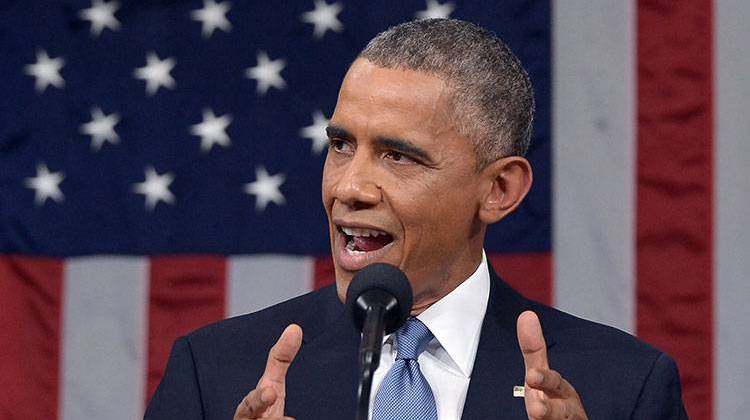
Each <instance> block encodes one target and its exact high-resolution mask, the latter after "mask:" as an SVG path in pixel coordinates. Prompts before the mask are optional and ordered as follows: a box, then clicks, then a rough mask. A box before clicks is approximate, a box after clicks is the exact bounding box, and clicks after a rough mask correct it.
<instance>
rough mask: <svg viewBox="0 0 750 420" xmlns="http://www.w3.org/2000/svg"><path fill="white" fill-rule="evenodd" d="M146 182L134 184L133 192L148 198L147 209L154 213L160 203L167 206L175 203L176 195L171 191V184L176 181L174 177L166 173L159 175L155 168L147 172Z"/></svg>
mask: <svg viewBox="0 0 750 420" xmlns="http://www.w3.org/2000/svg"><path fill="white" fill-rule="evenodd" d="M145 175H146V180H145V181H143V182H139V183H137V184H133V192H135V193H136V194H143V195H144V196H145V197H146V209H147V210H148V211H153V210H154V208H156V205H157V204H159V201H163V202H165V203H167V204H172V203H174V194H172V192H171V191H169V184H171V183H172V181H174V175H172V174H171V173H169V172H168V173H165V174H164V175H159V174H158V173H157V172H156V170H155V169H154V167H153V166H149V167H148V168H146V170H145Z"/></svg>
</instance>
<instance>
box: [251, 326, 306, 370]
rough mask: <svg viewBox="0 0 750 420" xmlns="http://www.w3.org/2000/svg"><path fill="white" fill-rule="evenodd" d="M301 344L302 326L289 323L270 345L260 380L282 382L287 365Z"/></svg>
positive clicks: (290, 362)
mask: <svg viewBox="0 0 750 420" xmlns="http://www.w3.org/2000/svg"><path fill="white" fill-rule="evenodd" d="M301 345H302V328H300V327H299V325H296V324H291V325H289V326H288V327H286V329H285V330H284V332H283V333H281V337H279V341H277V342H276V344H274V346H273V347H271V351H269V352H268V361H267V362H266V370H265V371H264V372H263V377H262V378H261V381H263V380H266V381H270V382H273V383H281V384H283V383H284V381H285V378H286V372H287V370H288V369H289V365H291V364H292V361H293V360H294V357H295V356H296V355H297V352H298V351H299V348H300V346H301Z"/></svg>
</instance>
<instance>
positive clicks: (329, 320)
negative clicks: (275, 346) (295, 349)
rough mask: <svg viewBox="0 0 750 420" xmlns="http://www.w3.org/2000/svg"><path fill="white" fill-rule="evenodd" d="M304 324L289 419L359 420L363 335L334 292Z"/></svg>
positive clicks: (291, 382) (290, 383) (290, 391)
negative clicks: (357, 400) (359, 373)
mask: <svg viewBox="0 0 750 420" xmlns="http://www.w3.org/2000/svg"><path fill="white" fill-rule="evenodd" d="M301 322H302V323H304V325H303V331H305V339H304V340H303V343H302V348H301V349H300V352H299V354H298V355H297V357H296V358H295V361H294V363H293V364H292V367H291V368H290V370H289V375H288V376H287V386H288V389H287V392H288V395H290V396H291V395H293V396H294V399H290V400H289V403H288V404H287V410H286V414H287V415H289V416H292V417H295V418H302V419H317V418H326V419H339V418H340V419H350V418H354V413H355V406H356V398H357V394H356V392H357V385H358V384H357V379H358V367H357V366H358V365H357V363H358V362H357V350H358V348H359V341H360V340H359V333H358V331H357V330H356V328H355V327H354V324H353V323H352V321H351V319H350V318H349V317H348V316H347V315H346V313H345V311H344V308H343V305H342V304H341V302H340V301H339V300H338V297H337V296H336V293H335V289H333V288H332V290H330V291H326V296H324V299H322V300H321V301H320V302H316V304H314V305H311V311H309V312H308V313H307V314H306V316H305V317H304V320H302V321H301ZM308 332H309V333H308ZM295 365H296V366H295Z"/></svg>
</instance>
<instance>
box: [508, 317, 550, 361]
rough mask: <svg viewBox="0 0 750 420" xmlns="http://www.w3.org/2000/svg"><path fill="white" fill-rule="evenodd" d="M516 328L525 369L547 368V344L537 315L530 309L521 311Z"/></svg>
mask: <svg viewBox="0 0 750 420" xmlns="http://www.w3.org/2000/svg"><path fill="white" fill-rule="evenodd" d="M516 330H517V333H518V346H519V347H520V348H521V353H523V363H524V366H525V367H526V371H527V372H528V371H529V369H532V368H537V369H548V368H549V362H548V360H547V344H546V343H545V342H544V335H542V325H541V324H540V323H539V317H537V316H536V314H535V313H534V312H532V311H525V312H523V313H522V314H521V315H520V316H519V317H518V322H517V324H516Z"/></svg>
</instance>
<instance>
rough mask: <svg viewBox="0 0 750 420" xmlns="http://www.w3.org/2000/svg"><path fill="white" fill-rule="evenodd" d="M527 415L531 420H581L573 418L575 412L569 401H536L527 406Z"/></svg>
mask: <svg viewBox="0 0 750 420" xmlns="http://www.w3.org/2000/svg"><path fill="white" fill-rule="evenodd" d="M526 414H527V415H528V416H529V419H530V420H558V419H573V418H575V419H579V418H581V417H578V416H576V417H573V414H574V410H573V408H572V407H571V405H570V403H569V401H568V400H558V399H545V400H535V401H532V402H530V403H529V404H527V405H526Z"/></svg>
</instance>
